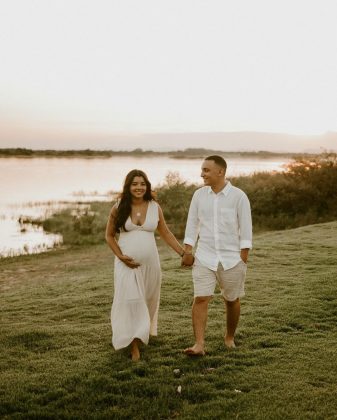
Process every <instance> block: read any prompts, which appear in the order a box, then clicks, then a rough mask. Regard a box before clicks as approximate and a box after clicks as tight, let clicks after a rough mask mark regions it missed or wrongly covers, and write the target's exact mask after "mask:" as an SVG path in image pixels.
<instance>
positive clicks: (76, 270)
mask: <svg viewBox="0 0 337 420" xmlns="http://www.w3.org/2000/svg"><path fill="white" fill-rule="evenodd" d="M336 237H337V222H332V223H326V224H321V225H313V226H306V227H302V228H298V229H294V230H289V231H282V232H269V233H265V234H261V235H259V236H256V238H255V242H254V250H253V251H252V253H251V259H250V262H249V271H248V276H247V281H246V297H245V298H244V299H243V300H242V316H241V320H240V325H239V329H238V333H237V345H238V346H237V349H235V350H234V351H233V350H232V351H228V350H225V349H224V346H223V341H222V336H223V328H224V316H223V312H224V311H223V303H222V301H221V298H220V296H219V294H217V295H216V296H215V298H214V300H213V302H212V303H211V306H210V313H209V323H208V329H207V350H208V352H209V354H208V355H207V356H206V357H204V358H201V359H196V360H193V359H189V358H187V357H185V356H184V355H183V354H182V349H183V348H184V347H186V346H188V345H190V344H191V343H192V341H193V337H192V330H191V319H190V307H191V301H192V282H191V272H190V270H182V269H180V268H179V259H178V258H177V257H176V256H175V255H173V253H171V251H169V250H168V249H167V248H166V247H165V246H162V245H161V244H160V245H159V246H160V254H161V258H162V268H163V285H162V299H161V309H160V318H159V333H160V335H159V336H158V337H156V338H154V339H152V340H151V342H150V345H149V346H147V347H146V348H144V349H143V352H142V360H141V361H140V362H139V363H136V364H134V363H132V362H131V361H130V359H129V354H128V351H126V350H123V351H119V352H115V351H114V350H113V349H112V346H111V331H110V321H109V316H110V308H111V302H112V295H113V278H112V270H113V258H112V255H111V252H110V251H109V250H108V248H107V246H105V245H93V246H87V247H84V246H83V247H79V248H76V249H68V250H67V249H60V250H57V251H53V252H50V253H46V254H41V255H39V256H36V255H35V256H24V257H18V258H10V259H3V260H1V261H0V265H1V271H0V282H1V287H2V305H1V309H2V314H1V317H2V319H1V354H2V356H1V359H0V363H1V384H0V390H1V391H0V392H1V394H0V417H2V418H5V419H6V418H10V419H37V418H43V419H56V418H57V419H66V418H73V419H74V418H81V419H82V418H92V419H104V418H106V419H111V418H116V419H121V418H135V419H145V418H146V419H165V418H182V419H199V418H207V419H219V418H221V419H227V418H228V419H237V418H239V419H240V418H241V419H335V418H336V417H337V407H336V393H337V384H336V378H337V367H336V366H337V364H336V356H337V292H336V277H337V240H336ZM174 369H180V372H181V375H180V376H179V377H176V376H175V375H174V373H173V370H174ZM179 385H180V386H181V393H178V392H177V388H178V386H179Z"/></svg>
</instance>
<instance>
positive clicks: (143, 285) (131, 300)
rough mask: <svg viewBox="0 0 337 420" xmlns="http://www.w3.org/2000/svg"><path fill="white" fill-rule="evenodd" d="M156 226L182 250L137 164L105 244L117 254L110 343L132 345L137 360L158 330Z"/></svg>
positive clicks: (111, 218)
mask: <svg viewBox="0 0 337 420" xmlns="http://www.w3.org/2000/svg"><path fill="white" fill-rule="evenodd" d="M156 230H158V232H159V234H160V236H161V237H162V238H163V239H164V241H165V242H166V243H167V244H168V245H169V246H170V247H171V248H172V249H173V250H174V251H176V252H177V254H179V255H180V256H181V257H182V256H183V255H184V249H183V247H182V246H181V245H180V244H179V242H178V241H177V239H176V238H175V236H174V235H173V234H172V232H171V231H170V230H169V229H168V227H167V225H166V223H165V219H164V215H163V212H162V209H161V208H160V206H159V204H158V203H157V202H156V200H155V199H154V196H153V194H152V191H151V184H150V182H149V180H148V178H147V176H146V174H145V173H144V172H143V171H140V170H138V169H134V170H132V171H131V172H129V173H128V174H127V176H126V178H125V182H124V186H123V192H122V194H121V197H120V200H118V202H117V203H116V204H115V205H114V206H113V207H112V209H111V213H110V216H109V220H108V224H107V228H106V240H107V243H108V245H109V246H110V248H111V249H112V251H113V253H114V254H115V268H114V299H113V304H112V309H111V326H112V344H113V346H114V348H115V349H116V350H118V349H121V348H124V347H127V346H129V345H130V348H131V358H132V360H133V361H137V360H139V359H140V350H139V344H140V342H142V343H144V344H148V341H149V336H150V335H157V319H158V309H159V299H160V284H161V269H160V262H159V255H158V250H157V246H156V241H155V237H154V232H155V231H156ZM117 234H119V238H118V240H117Z"/></svg>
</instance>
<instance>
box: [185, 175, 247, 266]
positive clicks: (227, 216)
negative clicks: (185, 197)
mask: <svg viewBox="0 0 337 420" xmlns="http://www.w3.org/2000/svg"><path fill="white" fill-rule="evenodd" d="M198 236H199V241H198V247H197V250H196V253H195V256H196V258H197V259H198V260H199V261H200V263H201V264H202V265H204V266H206V267H208V268H210V269H211V270H217V267H218V265H219V263H221V264H222V266H223V268H224V270H228V269H230V268H232V267H234V266H235V265H236V264H237V263H238V262H239V261H240V259H241V258H240V250H241V249H244V248H252V217H251V210H250V204H249V200H248V197H247V196H246V194H245V193H244V192H243V191H242V190H240V189H239V188H236V187H234V186H233V185H232V184H231V183H230V182H229V181H227V183H226V186H225V187H224V188H223V190H221V191H220V192H219V193H217V194H216V193H215V192H214V191H213V190H212V188H211V187H208V186H207V187H202V188H199V189H198V190H197V191H195V193H194V195H193V198H192V201H191V205H190V209H189V212H188V218H187V224H186V231H185V239H184V243H185V244H187V245H191V246H192V247H194V245H195V244H196V242H197V239H198Z"/></svg>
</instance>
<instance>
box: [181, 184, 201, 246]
mask: <svg viewBox="0 0 337 420" xmlns="http://www.w3.org/2000/svg"><path fill="white" fill-rule="evenodd" d="M198 235H199V219H198V191H196V192H195V193H194V194H193V197H192V200H191V204H190V208H189V211H188V217H187V223H186V230H185V238H184V244H186V245H191V246H193V247H194V245H195V244H196V242H197V239H198Z"/></svg>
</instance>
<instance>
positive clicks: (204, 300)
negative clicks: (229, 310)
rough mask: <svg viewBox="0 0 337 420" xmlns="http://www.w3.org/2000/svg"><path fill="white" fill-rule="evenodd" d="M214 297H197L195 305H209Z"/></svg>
mask: <svg viewBox="0 0 337 420" xmlns="http://www.w3.org/2000/svg"><path fill="white" fill-rule="evenodd" d="M212 297H213V296H196V297H195V298H194V303H195V304H196V305H207V304H208V302H209V301H210V300H211V299H212Z"/></svg>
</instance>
